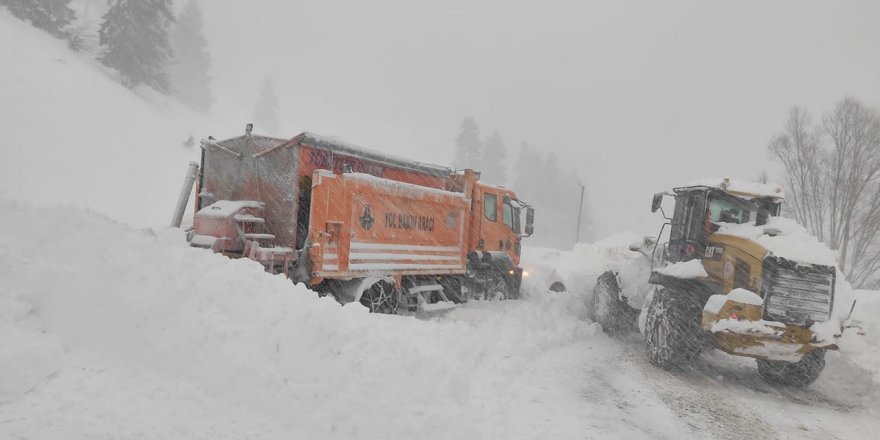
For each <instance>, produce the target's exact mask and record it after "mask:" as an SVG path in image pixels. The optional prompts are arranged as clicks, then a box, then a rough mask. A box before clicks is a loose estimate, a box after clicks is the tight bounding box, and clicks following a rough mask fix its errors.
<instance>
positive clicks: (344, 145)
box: [294, 131, 452, 176]
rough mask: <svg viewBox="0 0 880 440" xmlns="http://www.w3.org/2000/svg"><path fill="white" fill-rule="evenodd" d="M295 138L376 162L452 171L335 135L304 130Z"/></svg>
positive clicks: (314, 145)
mask: <svg viewBox="0 0 880 440" xmlns="http://www.w3.org/2000/svg"><path fill="white" fill-rule="evenodd" d="M296 138H299V143H301V144H307V145H311V146H313V147H317V148H325V149H328V150H334V151H341V152H343V153H346V154H349V155H352V156H357V157H362V158H364V159H371V160H375V161H378V162H385V163H388V164H390V165H395V166H399V167H406V168H412V167H415V168H417V169H418V170H419V171H423V172H429V173H432V174H437V175H440V176H448V175H450V174H451V173H452V168H449V167H444V166H441V165H434V164H430V163H425V162H419V161H417V160H411V159H406V158H403V157H398V156H394V155H391V154H385V153H382V152H379V151H376V150H372V149H369V148H364V147H362V146H360V145H355V144H352V143H349V142H346V141H343V140H340V139H338V138H335V137H328V136H321V135H319V134H315V133H311V132H308V131H306V132H303V133H301V134H299V135H298V136H296V137H295V138H294V139H296Z"/></svg>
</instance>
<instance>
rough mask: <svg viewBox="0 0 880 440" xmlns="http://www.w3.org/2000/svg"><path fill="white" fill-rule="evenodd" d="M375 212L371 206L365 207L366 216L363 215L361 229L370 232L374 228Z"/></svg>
mask: <svg viewBox="0 0 880 440" xmlns="http://www.w3.org/2000/svg"><path fill="white" fill-rule="evenodd" d="M373 220H374V218H373V210H372V209H370V205H364V214H363V215H361V227H362V228H364V229H367V230H369V229H370V228H372V227H373Z"/></svg>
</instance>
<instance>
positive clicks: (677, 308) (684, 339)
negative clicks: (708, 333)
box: [645, 288, 704, 370]
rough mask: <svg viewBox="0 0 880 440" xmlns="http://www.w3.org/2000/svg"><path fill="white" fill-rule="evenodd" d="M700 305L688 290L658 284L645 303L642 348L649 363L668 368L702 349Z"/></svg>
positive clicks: (673, 366)
mask: <svg viewBox="0 0 880 440" xmlns="http://www.w3.org/2000/svg"><path fill="white" fill-rule="evenodd" d="M701 317H702V307H701V305H700V303H699V301H697V300H696V298H694V297H693V296H692V295H690V294H689V293H687V292H678V291H673V290H670V289H667V288H660V289H658V290H657V291H656V292H654V298H653V299H652V300H651V304H650V305H649V306H648V310H647V317H646V321H645V352H646V353H647V355H648V361H649V362H651V363H652V364H654V365H656V366H658V367H660V368H663V369H666V370H669V369H674V368H680V367H683V366H685V365H687V364H688V363H690V362H691V361H693V360H694V359H695V358H696V357H697V356H698V355H699V354H700V351H701V350H702V347H703V345H704V336H703V334H702V329H701V328H700V319H701Z"/></svg>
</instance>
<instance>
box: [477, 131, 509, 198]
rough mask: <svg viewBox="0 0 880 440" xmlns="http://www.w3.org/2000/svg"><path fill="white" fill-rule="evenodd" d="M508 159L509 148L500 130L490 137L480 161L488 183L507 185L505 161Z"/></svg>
mask: <svg viewBox="0 0 880 440" xmlns="http://www.w3.org/2000/svg"><path fill="white" fill-rule="evenodd" d="M506 157H507V147H505V146H504V139H502V138H501V134H499V133H498V130H495V132H494V133H492V136H489V139H487V140H486V145H485V146H484V147H483V157H482V160H480V163H481V165H480V168H481V171H482V172H483V177H484V178H485V180H486V181H487V182H490V183H494V184H498V185H505V184H506V183H507V169H506V167H505V165H504V159H505V158H506Z"/></svg>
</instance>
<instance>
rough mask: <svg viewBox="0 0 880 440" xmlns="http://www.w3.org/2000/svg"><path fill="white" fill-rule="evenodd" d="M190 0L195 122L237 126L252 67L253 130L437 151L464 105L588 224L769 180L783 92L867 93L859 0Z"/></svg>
mask: <svg viewBox="0 0 880 440" xmlns="http://www.w3.org/2000/svg"><path fill="white" fill-rule="evenodd" d="M200 4H201V6H202V8H203V9H204V10H205V15H206V26H207V29H206V33H207V37H208V40H209V42H210V44H211V47H210V50H211V52H212V56H213V59H214V67H213V74H214V77H215V80H214V83H213V90H214V93H215V95H216V97H217V100H218V113H221V114H223V115H224V116H223V117H222V118H218V125H217V126H216V127H212V128H211V129H212V130H213V131H212V132H211V134H214V135H215V136H228V135H235V134H238V132H239V131H240V127H239V125H243V123H244V122H247V120H250V119H252V117H253V105H254V102H255V101H256V98H257V94H258V89H259V86H260V82H261V81H262V79H263V78H265V77H266V76H271V77H272V78H273V79H274V81H275V84H276V86H277V88H278V94H279V102H280V107H281V109H280V114H281V119H282V127H283V129H284V131H285V132H284V133H267V134H277V135H284V136H292V135H294V134H296V133H298V132H300V131H303V130H310V131H315V132H317V133H321V134H326V135H331V136H340V137H342V138H344V139H345V140H348V141H351V142H354V143H358V144H361V145H364V146H367V147H372V148H376V149H381V150H385V151H388V152H391V153H395V154H400V155H404V156H408V157H411V158H414V159H418V160H423V161H431V162H436V163H441V164H448V163H449V162H451V159H452V151H453V139H454V137H455V136H456V134H457V130H458V125H459V123H460V121H461V119H462V117H464V116H474V117H475V118H476V119H477V121H478V123H479V124H480V128H481V129H482V132H483V134H489V133H491V131H492V130H495V129H498V130H500V131H501V134H502V135H503V136H504V139H505V141H506V143H507V146H508V150H509V152H508V155H509V157H510V162H511V163H510V164H511V165H512V163H513V161H514V160H515V156H516V152H517V150H518V149H519V145H520V143H521V142H528V143H529V144H530V145H532V146H533V147H536V148H539V149H541V150H543V151H549V150H553V151H556V152H557V154H558V155H559V157H560V159H561V162H562V163H563V164H565V165H566V166H570V167H574V168H576V169H577V170H578V172H579V174H580V175H581V177H582V178H583V180H584V183H585V184H586V185H587V192H588V197H589V201H588V203H589V206H590V212H589V213H588V215H590V216H591V217H592V218H593V219H594V221H595V223H596V234H597V235H598V236H599V237H602V236H605V235H607V234H609V233H613V232H617V231H624V230H632V231H636V232H640V233H656V231H657V230H658V229H659V226H660V217H659V216H658V215H653V214H651V213H650V212H649V209H648V208H649V203H650V198H651V194H653V193H654V192H656V191H659V190H663V189H666V188H668V187H671V186H675V185H681V184H686V183H688V182H690V181H693V180H695V179H699V178H702V177H708V176H715V177H724V176H730V177H739V178H754V177H756V176H758V175H759V174H760V172H761V171H762V170H767V171H768V172H770V173H771V176H772V175H773V174H774V173H775V170H776V166H775V165H774V164H772V163H770V162H769V161H770V158H769V156H768V155H767V152H766V145H767V141H768V140H769V138H770V137H771V135H772V134H773V133H775V132H776V131H778V130H779V129H780V127H781V126H782V123H783V121H784V119H785V118H786V115H787V112H788V109H789V107H790V106H791V105H793V104H799V105H804V106H807V107H808V108H810V109H812V110H813V111H814V112H815V113H819V112H821V111H824V110H826V109H828V108H830V107H831V106H832V105H833V104H834V102H836V101H837V100H839V99H840V98H842V97H843V96H845V95H853V96H856V97H859V98H860V99H862V100H864V101H865V102H867V103H868V104H869V105H878V104H880V20H878V17H880V2H876V1H845V2H844V1H824V2H820V1H772V2H770V1H738V2H714V1H668V0H667V1H643V2H632V1H607V2H594V1H583V0H581V1H511V0H488V1H474V0H444V1H436V2H426V1H405V0H373V1H369V2H355V1H345V2H343V1H332V0H323V1H290V2H287V1H276V0H251V1H248V2H227V1H223V2H221V1H207V0H202V1H201V2H200ZM815 116H817V117H818V116H820V115H818V114H816V115H815ZM221 120H222V121H223V124H220V123H219V121H221ZM227 121H235V124H234V125H229V124H227ZM239 122H240V123H239ZM255 131H257V132H259V131H260V130H259V127H257V129H256V130H255ZM777 180H778V179H777ZM576 209H577V204H576V201H574V200H573V201H572V213H573V214H572V215H576ZM542 221H544V222H551V221H552V219H541V218H540V213H538V225H539V227H540V225H541V222H542ZM544 224H547V223H544Z"/></svg>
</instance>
